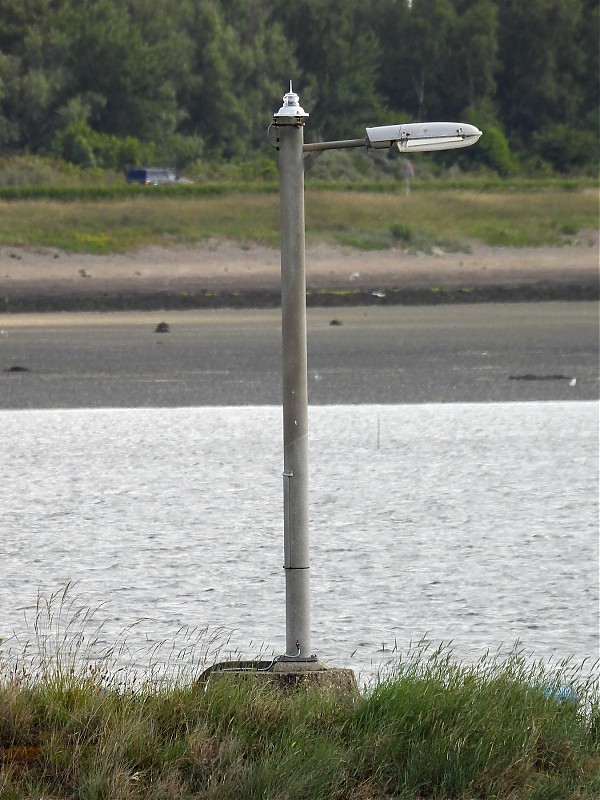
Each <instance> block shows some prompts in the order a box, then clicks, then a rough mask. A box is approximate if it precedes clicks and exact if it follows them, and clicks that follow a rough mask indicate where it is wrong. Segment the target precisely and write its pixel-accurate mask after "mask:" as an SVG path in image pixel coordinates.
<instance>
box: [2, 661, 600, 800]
mask: <svg viewBox="0 0 600 800" xmlns="http://www.w3.org/2000/svg"><path fill="white" fill-rule="evenodd" d="M421 655H422V654H421ZM63 667H64V665H63ZM126 678H127V676H126V675H125V676H123V673H121V674H120V675H119V677H118V680H117V678H116V677H115V676H114V675H113V677H110V675H109V673H108V672H107V673H106V674H104V675H103V674H102V672H101V671H98V670H97V669H94V668H92V669H90V668H89V667H88V669H87V670H84V669H83V668H82V669H81V670H77V669H75V670H73V669H64V668H61V666H60V665H59V664H58V663H54V664H53V663H46V664H45V668H44V669H43V670H41V671H39V672H37V673H36V674H33V673H30V672H28V671H27V670H25V669H20V670H16V671H13V672H11V673H10V674H5V675H4V676H3V678H2V682H1V685H0V796H1V797H2V798H4V800H25V798H33V797H36V798H38V797H48V798H79V799H80V800H101V798H102V799H105V800H125V799H126V798H127V799H128V800H134V798H136V799H137V798H144V800H151V798H157V799H158V798H161V800H168V799H169V798H173V800H175V799H177V800H185V799H186V798H190V800H191V799H192V798H194V799H195V800H199V799H200V798H206V800H208V798H219V799H222V800H235V799H236V798H239V800H249V798H265V800H266V799H267V798H269V799H272V800H275V798H280V799H281V800H283V798H285V800H294V798H298V800H300V798H310V799H311V800H318V798H322V800H335V798H340V799H341V798H348V800H349V799H350V798H355V800H359V798H360V799H361V800H365V798H392V797H395V798H406V799H407V800H408V798H417V797H420V798H437V800H442V799H443V798H455V800H459V799H462V800H467V799H468V800H473V799H474V798H497V799H498V800H500V799H502V800H507V798H511V800H521V799H523V800H525V798H527V800H534V798H537V799H538V800H542V798H544V800H550V798H556V799H557V800H563V799H564V800H567V798H569V800H585V799H586V798H589V800H591V799H592V798H596V797H598V794H599V793H600V709H599V706H598V695H597V692H596V688H597V687H594V686H593V685H592V684H591V683H590V682H589V681H588V682H586V681H583V680H579V681H578V680H574V681H573V680H571V686H570V690H569V693H567V696H566V697H565V698H563V697H562V696H561V695H560V688H559V687H560V686H561V681H562V680H563V679H564V676H563V675H561V674H560V673H558V674H557V673H554V674H552V675H550V674H549V673H548V672H547V671H545V670H544V669H543V668H542V667H540V666H539V665H538V666H533V667H532V666H526V665H525V663H524V662H523V661H522V660H520V659H519V658H518V657H516V656H514V657H513V658H511V659H509V660H508V661H505V662H503V663H501V664H495V663H493V662H492V661H490V662H489V663H486V662H481V663H480V664H478V665H476V666H473V667H465V666H459V665H458V664H456V663H454V662H453V661H452V660H451V659H450V657H449V656H447V655H446V656H445V655H444V654H443V653H438V654H435V655H433V656H429V657H428V658H425V660H422V659H421V658H420V657H416V656H415V654H413V655H412V657H411V656H410V655H409V657H408V659H407V660H406V661H402V660H401V661H399V663H398V664H397V666H396V667H395V669H394V670H393V671H392V672H391V673H390V675H389V676H388V677H386V678H383V679H381V680H380V681H379V682H378V683H377V684H376V685H375V686H374V687H372V688H371V689H369V690H365V692H364V693H363V694H362V696H360V697H359V698H353V697H351V696H339V695H336V694H326V693H324V694H322V693H319V692H314V691H313V692H307V691H301V690H296V691H293V692H290V691H281V690H280V691H276V690H273V689H269V688H266V687H265V686H264V685H262V686H259V685H257V684H255V683H253V682H252V681H251V680H242V681H240V680H238V681H235V680H231V681H230V680H225V679H219V680H216V681H211V682H209V683H208V685H205V684H204V683H201V682H187V683H172V684H170V685H165V684H162V683H159V682H154V683H153V682H152V681H149V682H145V683H144V682H142V683H141V684H139V685H138V684H136V683H135V681H130V682H129V683H128V682H127V680H126ZM570 691H574V692H575V693H576V694H577V698H578V699H573V697H571V694H570Z"/></svg>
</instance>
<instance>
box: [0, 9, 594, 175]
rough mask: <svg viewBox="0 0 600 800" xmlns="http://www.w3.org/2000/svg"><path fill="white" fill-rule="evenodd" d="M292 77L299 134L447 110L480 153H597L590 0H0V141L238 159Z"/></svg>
mask: <svg viewBox="0 0 600 800" xmlns="http://www.w3.org/2000/svg"><path fill="white" fill-rule="evenodd" d="M290 79H293V82H294V89H295V90H296V91H298V93H299V94H300V97H301V103H302V105H303V107H304V108H305V109H306V110H308V111H309V112H310V115H311V116H310V125H309V127H308V129H307V133H306V137H307V139H312V140H314V139H317V138H323V139H328V138H335V139H339V138H344V137H350V138H354V137H356V136H360V135H362V132H363V131H364V128H365V126H367V125H372V124H386V123H392V122H398V121H405V122H408V121H422V120H433V119H436V118H437V119H458V120H462V121H465V122H473V123H474V124H477V125H479V126H480V127H482V128H484V129H485V132H486V135H485V136H484V137H483V138H482V140H481V142H480V145H479V146H478V148H476V150H474V151H473V153H474V154H475V153H476V154H475V155H474V156H473V158H472V159H471V160H470V162H469V163H471V164H473V165H475V166H484V167H487V168H490V169H492V170H495V171H497V172H499V173H501V174H503V173H508V172H510V171H511V170H515V169H523V168H527V169H531V170H540V169H542V170H544V169H546V170H553V171H559V172H570V171H574V170H575V171H583V172H585V171H588V172H589V171H592V170H595V169H596V166H597V159H598V136H597V133H598V117H597V114H598V100H599V98H598V3H597V0H528V1H527V2H526V3H524V2H522V0H412V2H411V0H294V2H289V0H0V151H2V152H3V153H5V154H10V153H32V154H45V155H55V156H58V157H61V158H64V159H65V160H67V161H70V162H72V163H75V164H80V165H83V166H86V165H96V166H101V167H106V168H119V169H120V168H123V167H125V166H127V165H132V164H135V163H141V162H143V161H146V162H148V161H151V160H158V161H162V162H164V163H170V164H173V165H175V166H179V167H182V166H185V165H186V164H189V163H191V162H194V161H197V160H198V159H204V160H231V159H240V160H243V159H251V158H254V157H255V156H257V155H260V154H263V155H264V153H265V152H267V148H268V147H269V145H268V143H267V141H266V128H267V125H268V123H269V122H270V120H271V118H272V114H273V113H274V112H275V111H276V110H277V109H278V108H279V106H280V105H281V97H282V95H283V93H284V92H285V91H286V90H287V87H288V85H289V80H290Z"/></svg>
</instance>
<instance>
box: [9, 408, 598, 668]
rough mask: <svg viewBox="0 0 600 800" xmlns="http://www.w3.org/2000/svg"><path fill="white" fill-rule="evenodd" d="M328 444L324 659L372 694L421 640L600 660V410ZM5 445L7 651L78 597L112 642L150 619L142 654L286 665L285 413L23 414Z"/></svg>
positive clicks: (319, 519)
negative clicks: (46, 609)
mask: <svg viewBox="0 0 600 800" xmlns="http://www.w3.org/2000/svg"><path fill="white" fill-rule="evenodd" d="M310 427H311V448H310V459H311V519H312V522H311V548H312V550H311V553H312V596H313V649H314V650H315V651H316V653H317V654H318V655H319V657H320V658H321V659H322V660H326V661H329V662H330V663H333V664H335V665H337V666H347V665H349V666H352V667H353V668H354V669H356V670H357V671H358V672H359V673H361V675H365V674H369V672H370V671H372V670H374V669H375V668H376V667H378V666H380V665H381V664H384V663H385V662H386V659H388V658H390V657H393V653H390V650H391V649H393V648H394V647H397V648H400V649H403V648H406V647H407V646H408V645H409V643H410V642H411V641H413V642H414V641H416V640H418V639H420V638H421V637H426V638H428V639H429V640H431V641H433V642H435V643H437V642H440V641H443V642H449V641H452V642H453V646H454V650H455V652H456V654H457V655H458V656H459V657H461V658H467V659H471V658H474V657H477V656H478V655H479V654H481V653H482V651H485V650H487V649H492V650H495V649H497V648H498V647H502V646H507V647H508V646H511V645H512V644H514V642H515V641H516V640H520V642H521V644H522V646H523V649H524V650H525V651H526V652H527V653H533V654H534V656H536V657H540V658H544V659H551V660H555V659H561V658H563V657H567V656H573V657H574V658H575V659H576V660H582V659H584V658H586V657H591V658H593V659H594V658H596V657H597V656H598V404H597V403H576V402H572V403H523V404H518V403H510V404H486V405H483V404H482V405H476V404H468V405H419V406H388V405H386V406H337V407H331V406H330V407H312V408H311V410H310ZM0 429H1V430H2V440H3V456H2V484H1V486H2V488H1V496H2V508H3V512H2V522H1V526H2V531H1V538H0V542H1V548H2V561H1V573H0V574H1V581H0V636H4V637H5V638H6V637H9V636H10V634H11V633H12V632H13V631H14V632H16V633H17V634H18V635H19V636H20V637H24V638H27V636H30V635H31V625H32V619H33V616H34V609H35V604H36V598H37V596H38V593H39V592H42V593H46V594H47V593H51V592H53V591H56V590H58V589H60V588H61V587H63V586H65V585H66V584H67V583H68V582H70V581H76V582H77V586H76V594H77V596H78V598H81V600H82V602H85V603H89V604H90V605H91V606H96V605H97V604H99V603H105V605H104V606H103V607H102V609H101V610H100V612H98V613H99V616H100V618H101V619H102V620H103V621H104V629H103V632H102V637H104V639H105V640H108V641H110V640H112V637H117V636H118V634H119V632H121V631H122V630H123V629H124V628H125V627H126V626H128V625H130V624H132V623H135V622H137V621H138V620H143V621H142V622H140V624H139V625H137V626H136V627H134V628H133V629H132V630H131V631H130V632H129V633H128V634H127V636H128V641H130V643H131V644H132V646H133V649H135V647H137V645H138V644H139V645H140V646H141V645H142V644H143V645H144V646H151V645H152V644H154V643H157V642H161V641H167V640H172V639H173V638H175V639H176V637H177V635H178V634H177V632H178V631H179V630H180V629H181V628H182V627H186V626H191V627H199V628H204V627H208V629H209V631H214V632H215V635H216V636H217V639H218V640H220V639H221V637H222V638H223V641H225V638H227V640H228V644H227V645H223V646H224V647H225V649H228V648H234V649H239V650H240V651H241V652H242V653H243V655H244V656H246V657H249V656H254V655H257V654H258V652H259V651H262V652H265V653H281V652H283V648H284V646H285V600H284V575H283V570H282V560H283V555H282V550H283V534H282V487H281V471H282V455H281V451H282V446H281V438H282V433H281V410H280V409H279V408H273V407H249V408H248V407H247V408H191V409H190V408H186V409H156V410H148V409H131V410H122V409H120V410H70V411H3V412H0ZM26 616H27V618H28V620H29V621H28V622H26V620H25V617H26ZM179 635H181V634H179ZM102 637H101V638H102ZM4 646H6V641H5V645H4ZM176 646H177V645H176ZM182 658H184V656H183V655H182Z"/></svg>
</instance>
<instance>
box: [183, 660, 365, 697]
mask: <svg viewBox="0 0 600 800" xmlns="http://www.w3.org/2000/svg"><path fill="white" fill-rule="evenodd" d="M199 680H200V681H201V682H205V683H206V684H209V683H211V682H213V681H215V680H232V681H236V682H237V681H254V682H255V683H256V685H259V686H265V687H267V688H271V689H275V690H278V691H281V690H283V691H312V690H316V691H321V692H325V693H334V694H338V695H343V696H345V697H347V698H352V699H353V698H358V696H359V691H358V684H357V682H356V676H355V674H354V672H353V671H352V670H351V669H338V668H337V667H328V666H327V665H326V664H322V663H321V662H320V661H276V662H275V663H273V662H270V661H226V662H224V663H220V664H215V665H214V666H212V667H209V669H207V670H205V671H204V672H203V673H202V675H201V676H200V679H199Z"/></svg>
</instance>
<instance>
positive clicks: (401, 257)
mask: <svg viewBox="0 0 600 800" xmlns="http://www.w3.org/2000/svg"><path fill="white" fill-rule="evenodd" d="M306 265H307V288H308V290H309V291H313V292H315V293H320V294H327V293H328V292H330V293H334V294H335V293H337V295H338V297H339V296H342V295H345V296H346V297H349V296H351V295H352V294H357V295H358V294H363V295H364V294H365V293H366V294H369V293H372V292H386V291H387V292H390V291H397V292H401V291H408V290H422V289H425V290H430V291H438V292H439V290H440V289H442V290H448V291H452V290H457V289H458V290H465V291H467V292H473V291H477V290H481V289H483V288H488V289H489V288H490V287H496V288H498V287H504V288H506V287H512V289H515V288H516V287H530V288H531V287H539V286H545V287H548V286H552V287H554V290H555V291H556V292H558V293H559V294H560V289H561V287H573V286H579V287H587V291H588V295H587V299H591V297H590V295H589V291H591V292H592V295H593V293H594V290H595V292H596V296H597V287H598V278H599V273H598V233H597V232H589V233H586V234H585V235H583V236H582V237H581V239H580V241H579V242H578V243H577V244H574V245H569V246H565V247H542V248H519V249H514V248H502V247H485V246H482V245H473V246H472V247H471V248H470V251H469V252H468V253H448V252H444V251H442V250H435V251H434V252H433V253H431V254H422V253H421V254H414V253H409V252H406V251H404V250H400V249H393V250H383V251H371V252H363V251H357V250H352V249H349V248H341V247H335V246H330V245H319V246H316V247H311V248H307V252H306ZM279 287H280V261H279V251H278V250H275V249H269V248H265V247H258V246H253V247H248V248H243V247H240V246H239V245H238V244H235V243H226V242H213V243H210V242H209V243H202V244H199V245H197V246H194V247H185V248H184V247H173V248H159V247H150V248H146V249H144V250H140V251H137V252H134V253H128V254H126V255H114V256H92V255H81V254H75V255H73V254H66V253H63V252H60V251H54V250H32V249H26V248H14V247H10V248H9V247H7V248H2V249H0V298H3V299H4V306H5V308H9V310H10V308H12V307H13V306H14V305H15V304H17V307H15V309H14V310H18V303H19V302H21V303H25V305H27V298H30V299H35V298H37V301H36V302H39V300H40V298H55V300H56V301H58V300H59V298H71V306H70V307H75V306H76V302H77V298H78V297H79V298H84V297H87V298H88V299H89V298H93V297H96V298H98V302H99V306H98V307H99V308H101V307H103V304H102V298H104V304H110V300H109V298H113V299H114V298H115V297H121V298H130V299H133V298H135V296H144V297H145V298H146V299H148V298H149V297H151V296H152V295H160V296H162V297H163V298H164V297H165V296H169V295H171V296H173V297H175V296H179V297H187V298H188V299H189V298H191V297H193V296H199V297H204V298H207V297H208V298H212V299H213V304H214V302H215V298H219V297H221V296H225V297H226V296H231V295H240V294H242V295H243V294H244V293H251V294H252V295H253V297H254V302H256V301H257V299H258V298H259V296H260V295H261V293H264V294H265V296H276V294H277V292H278V291H279ZM594 287H595V289H594ZM555 299H556V298H555ZM132 301H133V300H132ZM32 302H33V300H32ZM189 304H190V305H191V304H192V303H191V301H190V303H189ZM33 305H34V307H32V308H31V309H30V310H35V303H33ZM58 307H60V305H59V306H58ZM107 307H108V305H107ZM21 310H22V309H21ZM24 310H27V308H25V309H24Z"/></svg>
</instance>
